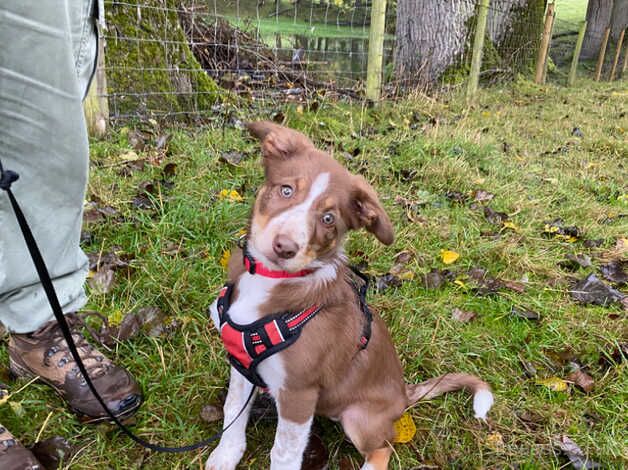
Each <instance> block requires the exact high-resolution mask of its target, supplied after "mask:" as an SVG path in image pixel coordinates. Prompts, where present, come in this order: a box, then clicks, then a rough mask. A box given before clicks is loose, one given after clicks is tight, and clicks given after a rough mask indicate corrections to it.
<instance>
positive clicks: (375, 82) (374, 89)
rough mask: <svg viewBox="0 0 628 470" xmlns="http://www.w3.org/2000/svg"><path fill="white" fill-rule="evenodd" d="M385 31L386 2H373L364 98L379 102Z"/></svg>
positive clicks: (378, 0) (383, 0) (379, 0)
mask: <svg viewBox="0 0 628 470" xmlns="http://www.w3.org/2000/svg"><path fill="white" fill-rule="evenodd" d="M385 29H386V0H373V6H372V7H371V27H370V29H369V55H368V65H367V71H366V97H367V99H369V100H371V101H379V98H380V96H381V91H382V63H383V61H384V35H385Z"/></svg>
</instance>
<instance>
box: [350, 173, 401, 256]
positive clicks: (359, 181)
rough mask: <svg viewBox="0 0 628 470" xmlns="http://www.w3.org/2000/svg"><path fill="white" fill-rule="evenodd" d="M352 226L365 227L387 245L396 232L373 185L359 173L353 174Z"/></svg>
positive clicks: (392, 239) (351, 196)
mask: <svg viewBox="0 0 628 470" xmlns="http://www.w3.org/2000/svg"><path fill="white" fill-rule="evenodd" d="M350 198H351V200H350V204H351V208H350V211H351V214H350V219H351V221H352V223H351V228H354V229H356V228H360V227H364V228H366V230H368V231H369V232H371V233H372V234H373V235H375V236H376V237H377V239H378V240H379V241H380V242H382V243H383V244H385V245H390V244H391V243H392V242H393V241H394V239H395V234H394V230H393V226H392V223H391V222H390V218H389V217H388V214H386V211H385V210H384V208H383V207H382V204H381V202H379V199H378V197H377V194H376V193H375V190H374V189H373V187H372V186H371V185H370V184H368V183H367V182H366V180H365V179H364V178H363V177H362V176H359V175H352V176H351V195H350Z"/></svg>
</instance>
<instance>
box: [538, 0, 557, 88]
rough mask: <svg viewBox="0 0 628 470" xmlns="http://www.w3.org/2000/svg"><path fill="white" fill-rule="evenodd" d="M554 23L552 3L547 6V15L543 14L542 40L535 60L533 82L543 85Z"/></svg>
mask: <svg viewBox="0 0 628 470" xmlns="http://www.w3.org/2000/svg"><path fill="white" fill-rule="evenodd" d="M553 23H554V3H550V4H549V5H547V13H545V27H544V28H543V38H542V39H541V46H540V47H539V55H538V56H537V58H536V74H535V77H534V82H535V83H538V84H541V83H543V76H544V75H545V65H546V64H547V51H548V49H549V45H550V40H551V39H552V24H553Z"/></svg>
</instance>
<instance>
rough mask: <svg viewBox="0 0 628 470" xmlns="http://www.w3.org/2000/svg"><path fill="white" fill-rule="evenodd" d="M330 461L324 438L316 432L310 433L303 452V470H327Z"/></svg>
mask: <svg viewBox="0 0 628 470" xmlns="http://www.w3.org/2000/svg"><path fill="white" fill-rule="evenodd" d="M328 461H329V453H328V451H327V448H326V447H325V444H323V441H322V439H321V438H320V437H319V436H318V435H317V434H315V433H310V438H309V441H308V443H307V447H306V448H305V451H304V452H303V461H302V463H301V470H325V469H327V462H328Z"/></svg>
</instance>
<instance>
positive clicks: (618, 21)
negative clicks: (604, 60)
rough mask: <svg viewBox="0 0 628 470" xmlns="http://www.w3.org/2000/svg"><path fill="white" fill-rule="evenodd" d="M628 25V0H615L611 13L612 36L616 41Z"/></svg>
mask: <svg viewBox="0 0 628 470" xmlns="http://www.w3.org/2000/svg"><path fill="white" fill-rule="evenodd" d="M626 26H628V0H615V3H614V5H613V12H612V13H611V37H612V38H613V40H614V41H615V42H617V40H618V39H619V35H620V34H621V32H622V31H623V30H624V29H626ZM625 41H626V39H624V42H625Z"/></svg>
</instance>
